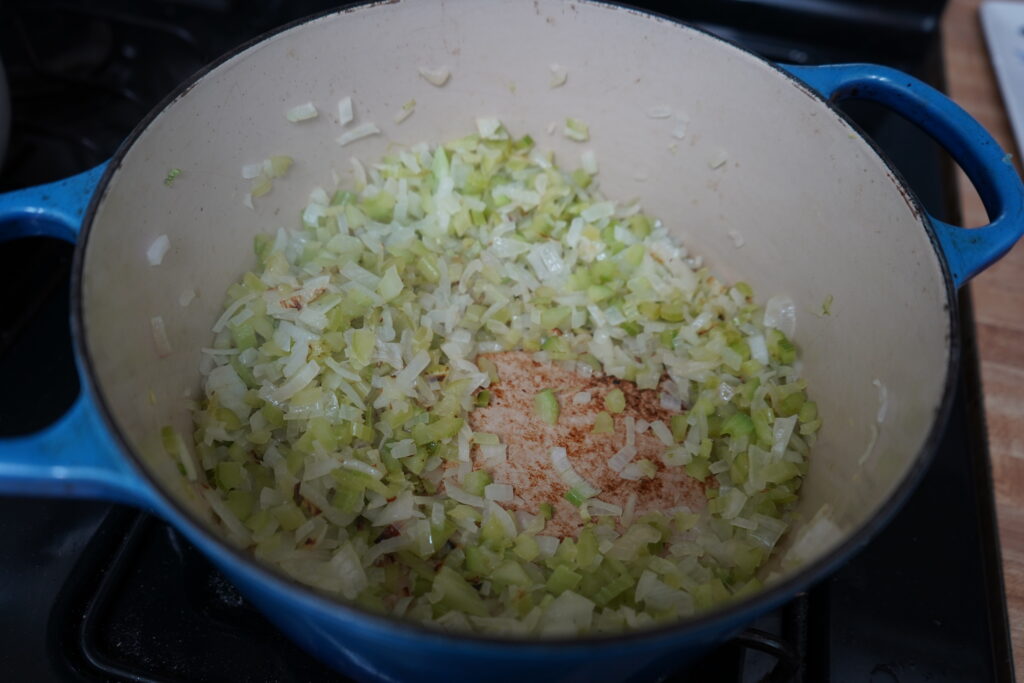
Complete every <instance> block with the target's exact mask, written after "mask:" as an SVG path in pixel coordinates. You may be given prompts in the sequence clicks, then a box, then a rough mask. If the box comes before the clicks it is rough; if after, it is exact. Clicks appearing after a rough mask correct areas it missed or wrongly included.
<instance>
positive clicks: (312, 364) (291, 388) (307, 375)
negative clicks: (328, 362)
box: [270, 360, 320, 403]
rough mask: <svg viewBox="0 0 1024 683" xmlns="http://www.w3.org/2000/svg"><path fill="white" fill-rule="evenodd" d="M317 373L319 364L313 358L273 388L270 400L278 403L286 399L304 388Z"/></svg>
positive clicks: (318, 372)
mask: <svg viewBox="0 0 1024 683" xmlns="http://www.w3.org/2000/svg"><path fill="white" fill-rule="evenodd" d="M319 374H320V365H319V364H318V363H317V362H316V361H315V360H311V361H309V362H308V363H306V364H305V365H304V366H302V368H301V369H300V370H298V371H297V372H296V373H295V374H294V375H292V377H291V379H289V380H288V381H287V382H285V383H284V384H282V385H281V386H279V387H278V388H277V389H275V390H274V392H273V393H272V394H271V395H270V398H271V400H273V401H276V402H278V403H280V402H282V401H287V400H288V399H290V398H291V397H292V396H294V395H295V394H297V393H299V392H300V391H302V390H303V389H305V388H306V387H307V386H308V385H309V383H310V382H312V381H313V380H314V379H315V378H316V376H317V375H319Z"/></svg>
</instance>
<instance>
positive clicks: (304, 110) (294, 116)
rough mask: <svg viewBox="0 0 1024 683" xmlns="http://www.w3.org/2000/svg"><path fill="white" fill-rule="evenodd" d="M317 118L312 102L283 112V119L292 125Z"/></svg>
mask: <svg viewBox="0 0 1024 683" xmlns="http://www.w3.org/2000/svg"><path fill="white" fill-rule="evenodd" d="M316 117H317V110H316V106H315V105H314V104H313V103H312V102H306V103H304V104H300V105H297V106H294V107H292V108H291V109H289V110H288V111H287V112H285V118H287V119H288V120H289V121H291V122H292V123H298V122H299V121H308V120H309V119H315V118H316Z"/></svg>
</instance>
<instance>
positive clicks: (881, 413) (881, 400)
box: [871, 379, 889, 424]
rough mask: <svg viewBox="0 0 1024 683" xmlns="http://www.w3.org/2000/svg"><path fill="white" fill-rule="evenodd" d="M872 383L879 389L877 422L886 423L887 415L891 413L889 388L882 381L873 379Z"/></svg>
mask: <svg viewBox="0 0 1024 683" xmlns="http://www.w3.org/2000/svg"><path fill="white" fill-rule="evenodd" d="M871 383H872V384H874V385H875V388H877V389H878V414H877V415H876V416H875V422H877V423H878V424H882V422H884V421H885V414H886V413H887V412H888V411H889V388H888V387H886V386H885V385H884V384H882V380H880V379H873V380H871Z"/></svg>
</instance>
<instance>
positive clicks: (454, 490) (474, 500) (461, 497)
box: [444, 479, 487, 508]
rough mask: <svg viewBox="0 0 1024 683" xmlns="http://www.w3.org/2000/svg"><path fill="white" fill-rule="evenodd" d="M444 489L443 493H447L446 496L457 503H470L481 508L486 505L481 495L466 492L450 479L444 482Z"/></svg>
mask: <svg viewBox="0 0 1024 683" xmlns="http://www.w3.org/2000/svg"><path fill="white" fill-rule="evenodd" d="M444 490H445V493H447V494H448V497H449V498H451V499H452V500H454V501H455V502H457V503H462V504H464V505H470V506H472V507H475V508H483V507H486V505H487V502H486V501H485V500H484V499H483V498H482V497H481V496H474V495H473V494H471V493H466V492H465V491H463V490H462V489H460V488H459V487H458V486H456V485H455V484H454V483H452V481H451V480H450V479H449V480H448V481H446V482H445V484H444Z"/></svg>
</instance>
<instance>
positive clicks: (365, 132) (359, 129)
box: [334, 121, 380, 147]
mask: <svg viewBox="0 0 1024 683" xmlns="http://www.w3.org/2000/svg"><path fill="white" fill-rule="evenodd" d="M379 134H380V128H378V127H377V124H375V123H373V122H372V121H370V122H367V123H361V124H359V125H358V126H356V127H354V128H351V129H349V130H347V131H345V132H344V133H342V134H341V135H339V136H338V137H336V138H335V139H334V141H335V142H337V143H338V144H339V145H341V146H342V147H344V146H345V145H347V144H349V143H352V142H355V141H356V140H362V139H363V138H366V137H369V136H371V135H379Z"/></svg>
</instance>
